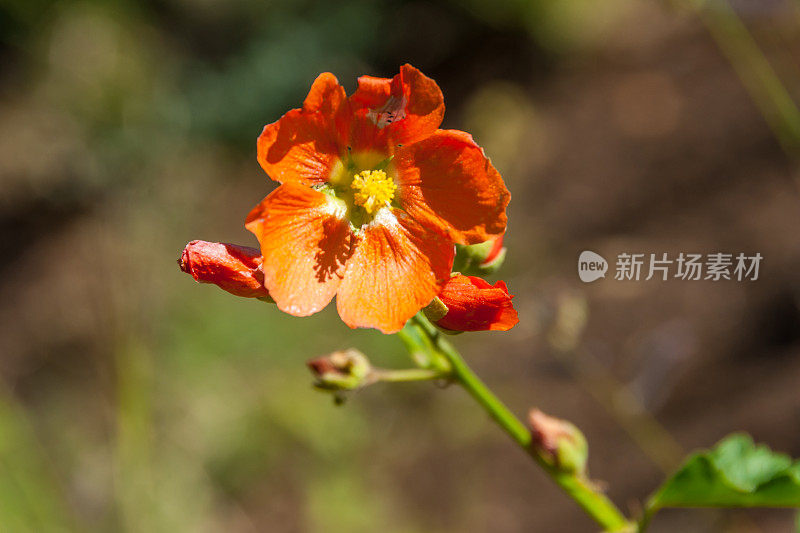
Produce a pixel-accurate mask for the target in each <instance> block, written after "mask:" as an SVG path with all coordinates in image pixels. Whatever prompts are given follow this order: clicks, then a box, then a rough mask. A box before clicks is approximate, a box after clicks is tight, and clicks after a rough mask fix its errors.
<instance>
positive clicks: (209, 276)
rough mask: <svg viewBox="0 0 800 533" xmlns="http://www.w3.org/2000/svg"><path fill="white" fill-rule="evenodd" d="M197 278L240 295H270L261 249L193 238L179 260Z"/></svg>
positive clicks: (183, 267)
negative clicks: (194, 239) (262, 268)
mask: <svg viewBox="0 0 800 533" xmlns="http://www.w3.org/2000/svg"><path fill="white" fill-rule="evenodd" d="M178 264H179V265H180V266H181V270H183V271H184V272H186V273H187V274H191V275H192V277H193V278H194V279H195V281H199V282H200V283H213V284H214V285H217V286H218V287H219V288H221V289H223V290H226V291H228V292H229V293H231V294H234V295H236V296H244V297H245V298H266V297H268V296H269V292H268V291H267V288H266V287H264V273H263V272H262V270H261V251H260V250H258V249H257V248H249V247H247V246H237V245H235V244H227V243H224V242H207V241H192V242H190V243H189V244H187V245H186V248H184V249H183V253H182V254H181V258H180V259H179V260H178Z"/></svg>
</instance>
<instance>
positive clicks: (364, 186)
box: [350, 170, 397, 215]
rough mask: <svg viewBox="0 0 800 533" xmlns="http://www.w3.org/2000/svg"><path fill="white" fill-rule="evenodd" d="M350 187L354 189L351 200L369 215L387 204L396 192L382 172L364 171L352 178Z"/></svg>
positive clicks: (388, 178)
mask: <svg viewBox="0 0 800 533" xmlns="http://www.w3.org/2000/svg"><path fill="white" fill-rule="evenodd" d="M350 187H352V188H353V189H355V191H356V192H355V194H354V195H353V199H354V200H355V203H356V205H360V206H361V207H363V208H364V210H366V212H367V213H369V214H370V215H371V214H372V213H374V212H375V211H377V210H378V209H380V208H381V207H383V206H385V205H386V204H387V203H389V202H390V201H391V200H392V198H394V191H395V190H397V185H395V183H394V181H392V178H390V177H389V176H387V175H386V172H384V171H383V170H364V171H362V172H359V173H358V174H356V175H355V176H353V183H351V184H350Z"/></svg>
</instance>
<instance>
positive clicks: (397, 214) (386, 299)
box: [336, 209, 454, 333]
mask: <svg viewBox="0 0 800 533" xmlns="http://www.w3.org/2000/svg"><path fill="white" fill-rule="evenodd" d="M453 253H454V252H453V244H452V243H451V242H450V240H449V239H448V238H447V236H446V235H445V234H443V233H439V232H432V231H430V230H427V229H425V228H423V227H422V226H420V225H419V224H418V223H416V222H415V221H414V220H413V219H411V218H410V217H408V216H407V215H406V214H405V213H403V212H402V211H399V210H393V211H389V210H388V209H384V210H381V211H379V212H378V214H377V216H376V217H375V220H373V222H371V223H370V224H368V225H366V226H363V227H362V234H361V235H360V236H359V241H358V243H357V245H356V248H355V252H353V256H352V257H351V258H350V259H349V261H348V262H347V269H346V270H345V274H344V279H343V280H342V284H341V285H340V286H339V293H338V294H337V296H336V307H337V309H338V310H339V316H341V317H342V320H343V321H344V322H345V323H346V324H347V325H348V326H350V327H351V328H355V327H365V328H377V329H379V330H381V331H382V332H383V333H394V332H396V331H399V330H400V329H401V328H402V327H403V325H404V324H405V323H406V321H407V320H408V319H409V318H411V317H412V316H414V314H416V313H417V312H418V311H419V310H420V309H422V308H423V307H424V306H425V305H427V304H428V303H430V301H431V300H432V299H433V298H434V296H436V295H437V294H438V292H439V289H440V288H441V287H442V285H443V284H444V282H445V281H446V280H447V278H448V276H449V274H450V268H451V266H452V264H453Z"/></svg>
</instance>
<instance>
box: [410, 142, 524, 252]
mask: <svg viewBox="0 0 800 533" xmlns="http://www.w3.org/2000/svg"><path fill="white" fill-rule="evenodd" d="M394 165H395V168H396V169H397V173H398V177H399V181H400V184H399V187H398V191H397V198H398V201H399V202H400V205H401V207H402V208H403V209H405V210H406V211H407V212H408V213H409V214H410V215H411V216H413V217H414V218H416V219H418V220H420V221H421V222H426V223H428V224H433V225H436V226H439V227H441V228H443V229H446V230H447V231H448V232H449V234H450V236H451V238H452V239H453V240H454V241H456V242H458V243H461V244H476V243H479V242H484V241H486V240H488V239H490V238H491V237H494V236H498V235H500V234H502V233H503V232H504V231H505V228H506V220H507V219H506V206H508V202H509V200H510V198H511V195H510V194H509V192H508V189H506V186H505V184H504V183H503V178H502V177H501V176H500V173H499V172H497V170H495V168H494V167H493V166H492V163H491V162H490V161H489V159H488V158H487V157H486V156H485V155H484V153H483V149H482V148H481V147H480V146H478V145H477V144H475V141H473V140H472V136H471V135H469V134H468V133H464V132H463V131H456V130H437V131H436V132H435V133H434V134H433V135H431V136H429V137H427V138H425V139H423V140H421V141H419V142H417V143H414V144H411V145H407V146H403V147H400V148H398V151H397V154H396V156H395V159H394Z"/></svg>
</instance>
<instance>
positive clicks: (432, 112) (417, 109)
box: [350, 64, 444, 144]
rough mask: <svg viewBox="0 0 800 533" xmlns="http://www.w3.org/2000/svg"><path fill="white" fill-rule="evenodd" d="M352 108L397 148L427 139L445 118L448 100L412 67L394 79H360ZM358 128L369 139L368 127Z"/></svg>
mask: <svg viewBox="0 0 800 533" xmlns="http://www.w3.org/2000/svg"><path fill="white" fill-rule="evenodd" d="M350 104H351V106H352V108H353V112H354V113H355V115H356V116H359V117H366V118H368V119H369V121H370V122H369V123H370V125H372V126H374V128H376V129H377V130H385V133H386V135H388V136H389V137H390V138H391V140H392V142H393V143H395V144H397V143H413V142H415V141H418V140H420V139H423V138H425V137H427V136H428V135H430V134H431V133H433V132H434V131H436V128H438V127H439V125H440V124H441V123H442V118H443V117H444V97H443V96H442V91H441V89H439V86H438V85H437V84H436V82H435V81H433V80H432V79H431V78H429V77H427V76H425V75H424V74H422V72H420V71H419V70H417V69H416V68H414V67H412V66H411V65H408V64H406V65H403V66H402V67H400V73H399V74H397V75H396V76H395V77H394V78H392V79H388V78H375V77H372V76H361V77H360V78H358V89H357V90H356V92H355V93H353V95H352V96H351V97H350ZM356 125H357V126H358V128H359V129H358V130H357V133H358V132H359V131H360V132H361V133H360V136H361V137H364V136H366V135H365V133H364V132H363V130H364V129H366V125H365V124H362V123H360V122H359V121H356ZM376 135H377V134H376ZM354 137H356V138H358V137H359V135H354Z"/></svg>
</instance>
